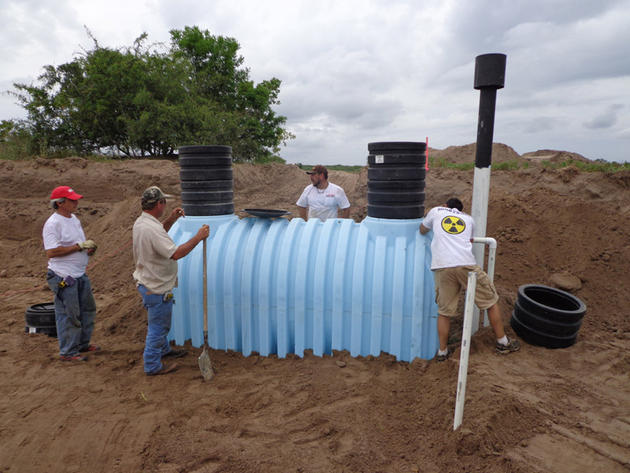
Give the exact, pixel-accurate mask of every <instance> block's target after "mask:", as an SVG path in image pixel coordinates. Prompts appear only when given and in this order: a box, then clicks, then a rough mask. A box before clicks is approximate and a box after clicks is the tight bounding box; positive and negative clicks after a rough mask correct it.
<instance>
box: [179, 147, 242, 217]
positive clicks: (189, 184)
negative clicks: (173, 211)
mask: <svg viewBox="0 0 630 473" xmlns="http://www.w3.org/2000/svg"><path fill="white" fill-rule="evenodd" d="M178 153H179V177H180V181H181V188H182V207H183V208H184V212H186V215H190V216H214V215H230V214H233V213H234V184H233V175H232V147H231V146H221V145H203V146H201V145H200V146H182V147H180V148H179V149H178Z"/></svg>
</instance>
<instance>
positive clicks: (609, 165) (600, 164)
mask: <svg viewBox="0 0 630 473" xmlns="http://www.w3.org/2000/svg"><path fill="white" fill-rule="evenodd" d="M542 165H543V167H545V168H548V169H562V168H566V167H569V166H573V167H575V168H577V169H579V170H580V171H584V172H611V173H615V172H620V171H629V170H630V162H627V163H617V162H608V161H592V162H588V163H585V162H583V161H577V160H574V159H567V160H565V161H561V162H559V163H554V162H551V161H543V162H542Z"/></svg>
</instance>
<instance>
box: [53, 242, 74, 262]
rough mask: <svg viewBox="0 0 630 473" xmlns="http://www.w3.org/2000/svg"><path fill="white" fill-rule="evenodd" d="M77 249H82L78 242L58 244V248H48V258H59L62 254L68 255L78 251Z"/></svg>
mask: <svg viewBox="0 0 630 473" xmlns="http://www.w3.org/2000/svg"><path fill="white" fill-rule="evenodd" d="M77 251H81V247H80V246H79V244H78V243H75V244H74V245H71V246H58V247H57V248H52V249H50V250H46V257H47V258H58V257H60V256H66V255H69V254H71V253H76V252H77Z"/></svg>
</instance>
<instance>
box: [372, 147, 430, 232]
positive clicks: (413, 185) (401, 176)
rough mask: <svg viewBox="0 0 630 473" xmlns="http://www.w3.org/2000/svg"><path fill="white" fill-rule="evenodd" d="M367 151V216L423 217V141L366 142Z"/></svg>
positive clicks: (424, 158)
mask: <svg viewBox="0 0 630 473" xmlns="http://www.w3.org/2000/svg"><path fill="white" fill-rule="evenodd" d="M368 151H369V155H368V217H375V218H388V219H405V220H408V219H416V218H422V217H423V216H424V198H425V195H424V187H425V177H426V171H425V164H426V143H422V142H410V141H394V142H378V143H369V144H368Z"/></svg>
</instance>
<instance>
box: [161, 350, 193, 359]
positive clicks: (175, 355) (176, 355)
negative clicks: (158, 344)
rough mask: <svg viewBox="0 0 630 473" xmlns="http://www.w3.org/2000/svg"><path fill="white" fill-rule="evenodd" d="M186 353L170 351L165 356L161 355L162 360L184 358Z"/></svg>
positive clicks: (184, 351)
mask: <svg viewBox="0 0 630 473" xmlns="http://www.w3.org/2000/svg"><path fill="white" fill-rule="evenodd" d="M187 354H188V352H187V351H186V350H183V349H182V350H171V351H169V352H168V353H167V354H166V355H162V358H181V357H182V356H186V355H187Z"/></svg>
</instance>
